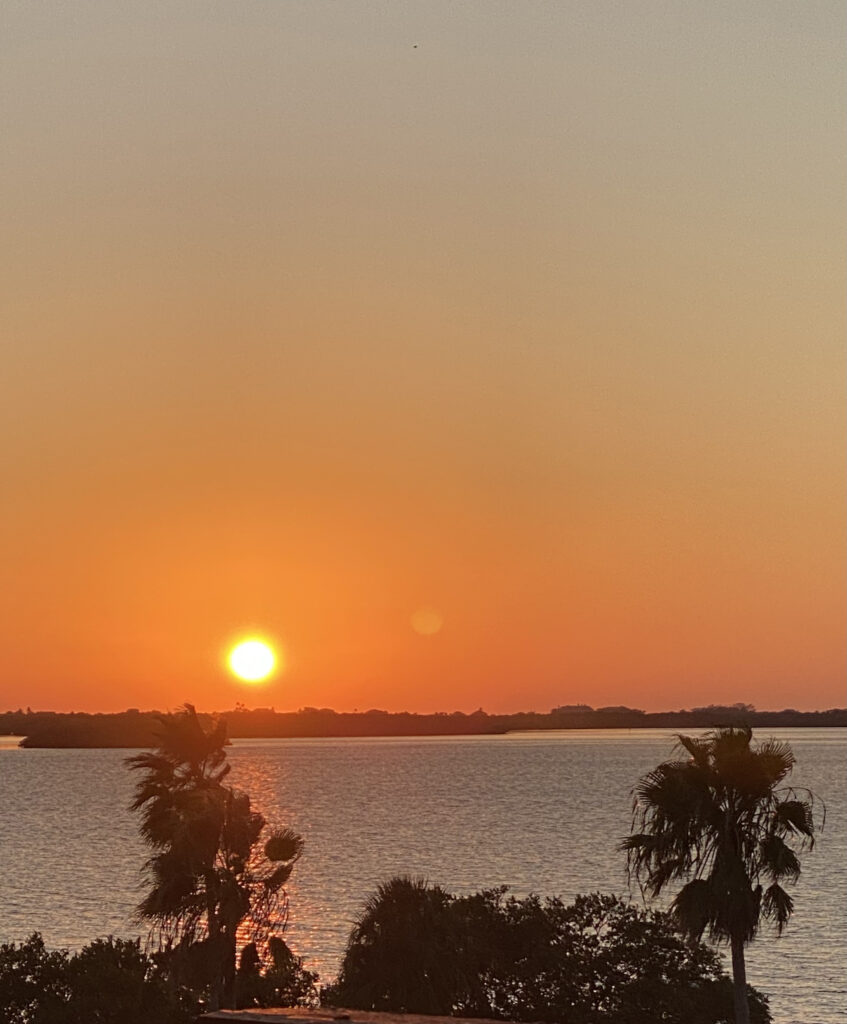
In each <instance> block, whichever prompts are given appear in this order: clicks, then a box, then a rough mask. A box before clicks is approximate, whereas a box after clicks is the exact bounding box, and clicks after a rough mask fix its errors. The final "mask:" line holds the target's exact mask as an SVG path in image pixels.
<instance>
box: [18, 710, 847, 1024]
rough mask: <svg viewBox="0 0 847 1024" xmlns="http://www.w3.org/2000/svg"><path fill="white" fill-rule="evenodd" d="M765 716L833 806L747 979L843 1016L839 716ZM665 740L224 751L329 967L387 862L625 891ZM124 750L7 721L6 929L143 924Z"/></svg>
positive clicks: (453, 883) (666, 749)
mask: <svg viewBox="0 0 847 1024" xmlns="http://www.w3.org/2000/svg"><path fill="white" fill-rule="evenodd" d="M763 735H764V733H763ZM776 735H778V736H780V737H783V738H787V739H789V740H790V741H791V743H792V745H793V748H794V751H795V754H796V755H797V759H798V769H797V770H796V772H795V777H794V779H795V781H796V783H797V784H799V785H808V786H810V787H811V788H813V789H814V790H815V792H816V793H817V794H818V795H819V796H820V797H821V798H822V799H823V800H824V801H825V803H826V805H827V820H826V828H825V829H824V831H823V833H822V835H821V838H820V841H819V844H818V846H817V847H816V849H815V851H814V853H812V854H811V855H808V856H807V858H806V860H805V861H804V869H803V876H802V878H801V881H800V884H799V886H798V888H797V890H796V897H797V901H796V911H795V915H794V917H793V919H792V921H791V924H790V926H789V929H788V932H787V933H786V935H784V936H783V938H781V939H779V940H778V941H777V940H775V939H773V938H770V937H766V938H763V939H759V940H757V941H756V942H755V943H754V945H753V946H752V948H751V949H750V951H749V966H748V971H749V980H750V981H751V983H752V984H754V985H756V986H757V987H759V988H761V989H762V990H764V991H765V992H767V993H768V994H769V995H770V996H771V1005H772V1008H773V1011H774V1018H775V1020H776V1021H777V1022H778V1024H793V1022H802V1024H835V1022H843V1021H845V1020H847V981H846V980H845V979H847V914H845V910H847V820H846V819H847V814H845V807H846V806H847V800H845V796H846V795H847V794H846V793H845V789H847V730H844V729H830V730H823V729H821V730H815V729H786V730H779V731H777V732H776ZM672 743H673V739H672V735H671V733H670V732H669V731H665V730H662V731H653V730H650V731H646V730H643V731H641V730H637V731H634V732H631V733H627V732H621V731H610V732H600V731H591V732H580V733H573V732H569V733H533V734H524V735H512V736H502V737H468V738H452V737H451V738H435V739H429V738H427V739H362V740H240V741H236V742H235V744H234V746H233V747H232V749H231V751H230V760H231V761H232V764H233V774H232V778H233V780H234V781H235V782H236V784H238V785H240V786H241V787H242V788H244V789H246V790H248V791H249V792H250V793H251V794H252V795H253V798H254V801H255V803H256V805H257V806H258V807H259V808H260V809H261V810H262V811H263V812H264V813H265V815H266V816H267V818H268V819H269V820H270V821H271V822H273V823H278V824H284V825H291V826H292V827H294V828H296V829H297V830H298V831H299V832H301V833H302V834H303V835H304V836H305V838H306V842H307V847H306V853H305V855H304V857H303V860H302V861H301V862H300V864H299V865H298V866H297V869H296V872H295V876H294V879H293V884H292V886H291V923H290V928H289V933H288V936H287V938H288V940H289V942H290V943H291V945H292V947H293V948H294V949H295V950H296V951H297V952H298V953H299V954H300V955H303V956H305V957H306V958H307V965H308V966H310V967H312V968H313V969H318V970H319V971H320V973H321V975H322V976H323V978H324V979H328V978H329V977H331V976H332V975H333V974H334V973H335V971H336V969H337V965H338V961H339V958H340V955H341V952H342V950H343V947H344V942H345V939H346V936H347V932H348V930H349V926H350V922H351V920H352V919H353V917H354V916H355V915H356V913H357V911H358V909H359V907H360V906H361V903H362V901H363V900H364V898H365V897H366V896H367V894H368V893H369V892H370V891H371V890H372V889H373V888H374V887H375V886H376V885H377V883H379V882H381V881H385V880H386V879H388V878H390V877H391V876H392V875H394V874H398V873H411V874H419V875H424V876H426V877H427V878H429V879H430V880H431V881H437V882H440V883H441V884H443V885H444V886H445V887H446V888H448V889H451V890H453V891H455V892H472V891H475V890H477V889H480V888H483V887H489V886H493V885H508V886H510V887H511V888H512V889H513V890H514V892H515V893H517V894H518V895H525V894H527V893H529V892H530V891H534V892H538V893H541V894H549V895H562V896H564V897H565V898H571V897H573V896H575V895H576V894H577V893H579V892H589V891H592V890H603V891H608V892H618V893H626V891H627V890H626V879H625V876H624V871H623V860H622V858H621V855H620V854H619V853H617V852H616V850H615V846H616V843H617V841H618V840H619V838H620V837H621V836H623V835H624V834H625V833H626V832H627V831H628V829H629V815H630V803H629V790H630V788H631V786H632V784H633V783H634V782H635V780H636V779H637V778H638V776H639V775H640V774H642V773H643V772H645V771H646V770H648V769H649V768H651V767H653V766H654V765H655V764H657V763H658V762H659V761H660V760H663V759H664V758H665V757H667V756H668V754H669V753H670V749H671V746H672ZM126 754H127V751H120V750H19V749H16V748H14V747H12V746H10V745H9V744H8V743H7V744H5V745H4V744H3V742H2V740H0V853H2V870H0V940H2V941H10V940H20V939H22V938H24V937H25V936H26V935H27V934H29V933H30V932H32V931H35V930H37V931H41V932H42V933H43V934H44V937H45V940H46V941H47V943H48V945H54V946H69V947H76V946H80V945H82V944H84V943H85V942H87V941H89V940H90V939H92V938H93V937H95V936H97V935H105V934H108V933H112V934H116V935H133V934H137V933H138V928H137V926H133V924H132V921H131V917H132V909H133V906H134V904H135V903H136V902H137V900H138V896H139V879H138V869H139V865H140V864H141V863H142V861H143V860H144V857H145V851H144V849H143V848H142V846H141V844H140V842H139V840H138V837H137V835H136V822H135V820H134V819H133V816H132V815H130V814H129V812H128V811H127V810H126V806H127V804H128V802H129V799H130V794H131V790H132V784H133V780H132V778H131V777H130V774H129V772H128V771H127V770H126V769H125V768H124V767H123V758H124V757H125V756H126Z"/></svg>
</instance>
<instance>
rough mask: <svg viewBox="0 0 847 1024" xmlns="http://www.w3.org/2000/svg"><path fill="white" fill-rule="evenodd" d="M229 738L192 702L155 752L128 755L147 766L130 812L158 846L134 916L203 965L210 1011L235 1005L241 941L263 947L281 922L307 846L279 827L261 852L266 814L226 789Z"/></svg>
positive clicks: (166, 728)
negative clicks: (206, 722)
mask: <svg viewBox="0 0 847 1024" xmlns="http://www.w3.org/2000/svg"><path fill="white" fill-rule="evenodd" d="M227 743H228V741H227V738H226V723H225V722H224V721H223V720H220V721H218V722H217V723H215V724H214V725H213V727H212V728H211V729H210V730H208V731H207V730H205V729H204V728H203V725H202V723H201V721H200V719H199V717H198V715H197V713H196V711H195V709H194V708H193V707H192V706H191V705H190V704H186V705H185V707H184V709H183V710H182V711H181V712H180V713H179V714H177V715H171V716H169V717H167V718H163V719H162V720H161V733H160V738H159V743H158V746H157V747H156V749H155V750H154V751H149V752H145V753H143V754H138V755H136V756H135V757H131V758H128V759H127V764H128V765H129V767H130V768H132V769H134V770H139V771H143V772H144V775H143V777H142V778H141V780H140V781H139V782H138V784H137V786H136V791H135V799H134V800H133V802H132V804H131V808H132V810H134V811H140V812H141V826H140V828H141V835H142V837H143V838H144V840H145V842H146V843H147V845H148V846H149V847H150V848H151V849H152V851H153V854H152V856H151V857H150V859H149V860H148V861H147V864H146V870H147V875H148V878H149V880H150V883H151V885H150V890H149V892H148V893H147V895H146V896H145V897H144V899H143V900H142V901H141V903H140V904H139V907H138V915H139V917H140V918H141V919H142V920H145V921H148V922H149V923H150V925H151V936H152V937H153V938H154V940H158V943H159V945H160V946H164V947H166V948H170V949H173V950H174V951H175V953H176V954H177V955H178V957H179V958H180V960H181V962H182V963H183V964H184V965H185V966H186V969H187V968H188V965H189V964H192V965H193V966H194V969H195V970H198V969H199V972H200V974H201V975H202V977H203V980H204V982H205V983H206V984H207V985H208V986H209V990H210V993H211V1003H212V1008H213V1009H217V1008H218V1006H219V1005H220V1004H221V1003H224V1004H225V1005H229V1006H234V1004H235V999H236V993H235V984H236V977H237V975H236V969H235V961H236V952H237V947H238V945H239V944H242V945H243V944H244V943H246V942H251V941H252V942H255V943H257V946H258V948H259V949H262V950H264V949H266V948H267V944H268V940H269V938H270V937H271V935H272V934H273V933H274V931H276V930H278V929H279V928H280V927H283V926H284V923H285V919H286V916H287V908H288V901H287V896H286V893H285V888H284V887H285V883H286V882H287V881H288V879H289V877H290V875H291V871H292V869H293V867H294V864H295V863H296V861H297V860H298V859H299V857H300V855H301V853H302V849H303V841H302V839H301V838H300V836H298V835H297V834H296V833H294V832H293V831H291V830H290V829H281V830H274V831H271V832H270V835H269V838H268V839H267V841H266V842H265V845H264V850H263V853H262V854H260V853H258V852H257V844H258V843H259V840H260V838H261V835H262V833H263V832H264V830H265V826H266V822H265V818H264V817H263V816H262V815H261V814H259V813H258V812H257V811H254V810H253V809H252V808H251V803H250V797H249V796H248V795H247V794H246V793H241V792H239V791H238V790H235V789H233V788H231V787H229V786H225V785H224V779H225V778H226V776H227V775H228V774H229V765H228V764H227V763H226V746H227Z"/></svg>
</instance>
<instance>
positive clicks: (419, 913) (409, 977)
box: [332, 875, 467, 1015]
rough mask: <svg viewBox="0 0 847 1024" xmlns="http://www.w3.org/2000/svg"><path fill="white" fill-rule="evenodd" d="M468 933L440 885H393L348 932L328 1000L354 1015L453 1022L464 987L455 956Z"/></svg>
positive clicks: (413, 881) (401, 879) (406, 881)
mask: <svg viewBox="0 0 847 1024" xmlns="http://www.w3.org/2000/svg"><path fill="white" fill-rule="evenodd" d="M466 932H467V928H466V926H465V923H464V922H463V921H462V919H461V918H460V916H459V915H458V914H457V911H456V907H455V900H454V898H453V897H452V896H451V895H450V893H448V892H446V891H445V890H444V889H442V888H441V886H438V885H429V884H428V883H427V882H426V881H425V880H424V879H422V878H410V877H408V876H406V875H403V876H397V877H395V878H392V879H391V880H390V881H388V882H385V883H383V884H382V885H380V886H379V887H378V888H377V890H376V892H375V893H373V894H372V895H371V896H370V897H369V898H368V900H367V902H366V903H365V906H364V909H363V911H362V913H361V915H360V916H359V918H358V920H357V921H356V922H355V923H354V925H353V929H352V931H351V933H350V938H349V940H348V943H347V950H346V953H345V956H344V961H343V963H342V965H341V972H340V974H339V977H338V981H337V983H336V985H335V987H334V989H333V991H332V998H333V1000H334V1001H335V1002H336V1003H337V1004H339V1005H341V1006H349V1007H354V1008H356V1009H366V1010H388V1011H394V1012H399V1013H422V1014H441V1015H450V1014H451V1013H452V1012H453V1010H454V1008H455V1004H456V1001H457V999H458V997H459V994H460V993H462V992H464V991H465V989H466V987H467V982H466V979H465V977H464V975H463V972H462V964H461V955H460V954H461V950H462V948H463V946H464V945H465V944H466V941H467V936H466Z"/></svg>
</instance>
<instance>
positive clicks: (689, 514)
mask: <svg viewBox="0 0 847 1024" xmlns="http://www.w3.org/2000/svg"><path fill="white" fill-rule="evenodd" d="M846 36H847V32H845V15H844V11H843V9H842V5H841V3H840V2H839V3H835V2H833V3H829V2H817V3H809V4H803V5H794V4H788V3H786V4H782V3H774V2H772V0H767V2H764V0H763V2H761V3H757V2H748V3H740V4H733V5H722V4H721V5H717V4H716V5H680V4H677V3H670V2H668V3H663V2H657V3H647V2H640V0H639V2H632V3H630V2H627V3H612V2H606V3H603V2H601V3H597V2H594V0H585V2H581V0H576V2H573V3H568V4H557V3H551V4H544V3H539V4H523V3H518V2H513V3H504V4H500V3H490V2H486V3H481V2H479V3H477V2H470V0H469V2H466V3H462V4H456V3H454V2H449V3H448V2H444V3H441V2H436V0H432V2H427V3H405V2H397V3H392V4H388V5H385V4H377V3H368V2H363V3H358V4H351V5H346V4H335V3H323V2H320V0H310V2H308V3H286V4H240V3H238V4H236V3H228V4H225V3H218V2H205V3H202V4H199V3H198V4H192V3H188V4H180V5H173V4H170V3H166V2H158V3H151V4H144V5H131V6H130V9H127V7H126V5H115V4H114V3H106V2H102V3H101V2H96V3H95V2H92V3H87V4H85V5H65V4H59V3H58V2H52V3H51V2H48V3H44V4H38V5H30V4H11V5H6V7H5V8H4V10H3V13H2V26H0V89H2V92H3V94H4V95H5V96H6V97H10V100H11V101H10V102H8V103H7V104H6V107H5V109H4V112H3V114H2V125H0V129H2V138H3V140H4V141H3V147H2V148H3V157H2V162H0V191H2V194H3V196H4V203H3V211H2V215H0V216H2V224H0V230H2V237H3V239H4V242H3V256H2V292H3V301H2V307H0V318H2V319H1V320H0V331H2V335H0V337H1V338H2V372H0V391H2V395H1V396H0V397H1V398H2V402H0V457H2V492H0V564H2V567H3V581H4V586H3V587H2V591H0V631H2V644H0V709H5V708H16V707H18V706H21V705H22V706H26V705H31V706H32V707H33V708H55V709H71V708H75V709H90V710H117V709H121V708H124V707H127V706H136V707H142V708H149V707H158V708H166V707H174V706H177V705H179V704H180V703H182V702H183V701H185V700H190V701H193V702H194V703H196V704H197V705H198V706H199V707H201V708H204V709H213V708H225V707H231V706H232V705H233V704H234V703H235V702H236V701H237V700H243V701H245V702H246V703H248V704H249V705H251V706H252V705H256V704H263V705H274V706H276V707H277V708H278V709H295V708H297V707H300V706H303V705H313V706H318V707H320V706H332V707H335V708H337V709H339V710H347V709H352V708H359V709H362V710H364V709H367V708H370V707H381V708H386V709H389V710H400V709H409V710H419V711H430V710H453V709H455V708H458V709H463V710H473V709H475V708H477V707H479V706H482V707H484V708H485V709H486V710H488V711H508V710H517V709H529V708H535V709H540V710H546V709H548V708H549V707H551V706H553V705H555V704H561V703H571V702H577V701H585V702H587V703H590V704H593V705H595V706H598V705H604V704H617V703H627V704H631V705H634V706H638V707H643V708H647V709H657V708H664V707H680V706H692V705H695V704H702V703H710V702H734V701H738V700H744V701H750V702H752V703H754V704H756V705H757V706H759V707H763V708H766V707H784V706H793V707H798V708H815V707H821V708H823V707H831V706H843V705H844V704H845V701H846V698H845V693H844V686H845V611H846V609H845V587H844V563H845V531H844V523H845V474H844V456H845V446H844V426H845V402H844V392H843V381H844V371H845V355H844V336H845V316H844V300H843V283H844V258H843V256H844V184H845V174H844V152H843V130H842V126H843V123H844V113H845V111H844V105H845V104H844V97H845V95H846V94H845V88H844V86H845V81H844V79H845V75H844V66H843V59H842V51H843V45H844V42H845V37H846ZM421 608H433V609H436V610H437V611H438V612H439V613H440V614H441V616H442V617H443V623H444V624H443V627H442V628H441V630H440V631H439V632H438V633H436V634H434V635H430V636H422V635H420V634H418V633H417V632H415V630H414V629H413V628H412V625H411V617H412V616H413V614H414V613H415V612H416V610H418V609H421ZM256 630H258V631H262V632H264V633H266V634H268V635H269V636H271V637H274V638H276V639H277V640H279V641H280V642H281V643H282V644H283V645H284V647H285V650H286V656H287V661H288V667H287V670H286V672H285V673H284V674H283V675H282V676H280V677H279V678H278V679H277V680H275V681H274V682H273V683H272V684H270V685H268V686H267V687H265V688H263V689H262V690H257V689H249V690H248V689H245V688H243V687H240V686H236V685H235V684H234V683H233V682H232V681H231V680H230V679H229V678H228V677H227V675H226V674H225V672H224V671H223V668H222V662H221V654H222V650H223V648H224V646H225V645H226V643H227V642H228V641H229V640H230V639H231V638H233V637H235V636H237V635H238V634H239V633H241V632H253V631H256Z"/></svg>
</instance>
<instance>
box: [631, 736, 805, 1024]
mask: <svg viewBox="0 0 847 1024" xmlns="http://www.w3.org/2000/svg"><path fill="white" fill-rule="evenodd" d="M678 749H679V750H680V751H682V752H684V753H687V754H688V755H689V756H688V758H687V759H686V760H676V761H666V762H664V763H662V764H660V765H659V766H658V767H657V768H654V769H653V770H652V771H651V772H648V773H647V774H646V775H645V776H644V777H643V778H642V779H641V780H640V782H639V783H638V785H637V786H636V788H635V790H634V794H633V808H634V810H633V829H632V834H631V835H630V836H629V837H628V838H626V839H625V840H623V842H622V844H621V846H622V848H623V849H624V850H625V851H626V853H627V858H628V865H629V869H630V871H631V873H632V875H633V876H634V877H636V878H637V879H639V881H641V882H642V884H643V885H644V888H645V891H646V893H647V895H648V896H650V897H656V896H658V895H659V894H660V893H662V892H663V891H664V890H665V888H666V887H668V886H669V885H672V884H674V883H678V882H684V884H683V885H682V887H681V888H680V890H679V892H678V893H677V894H676V896H675V898H674V900H673V903H672V905H671V906H672V912H673V915H674V918H675V920H676V922H677V925H678V926H679V927H680V928H681V929H682V930H683V931H684V932H685V933H686V934H688V935H690V936H691V937H693V938H695V939H699V938H700V937H701V936H702V935H703V934H704V933H708V935H709V937H710V938H711V939H712V940H713V941H717V942H728V943H730V944H731V946H732V955H733V974H734V976H735V979H736V982H737V988H738V991H737V994H736V1016H737V1018H738V1020H739V1022H740V1021H743V1020H745V1018H746V1013H745V1008H744V992H745V991H746V979H745V970H744V946H745V944H746V943H748V942H750V941H752V939H753V938H754V937H755V936H756V933H757V932H758V930H759V927H760V923H761V921H762V919H763V918H765V919H770V920H771V921H772V922H773V923H774V924H775V926H776V928H777V931H778V932H782V930H783V928H784V927H785V925H786V924H787V922H788V919H789V917H790V916H791V912H792V910H793V906H794V904H793V900H792V898H791V896H790V894H789V893H788V892H787V890H786V889H785V888H784V885H785V883H794V882H796V881H797V879H798V877H799V875H800V859H799V856H798V855H799V853H800V852H802V851H803V850H804V849H807V848H811V847H812V846H813V845H814V838H815V827H816V826H815V820H814V796H813V795H812V794H811V793H810V792H809V791H807V790H796V789H792V788H789V787H782V786H781V783H783V781H784V780H785V779H786V778H787V777H788V775H789V774H790V772H791V770H792V768H793V767H794V755H793V753H792V751H791V748H790V746H789V745H788V744H787V743H781V742H779V741H777V740H773V739H769V740H766V741H764V742H763V743H760V744H758V746H754V745H753V744H752V731H751V730H750V729H749V728H741V729H733V728H729V729H719V730H716V731H714V732H711V733H709V734H708V735H706V736H704V737H702V738H699V739H697V738H692V737H689V736H680V737H679V746H678Z"/></svg>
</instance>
